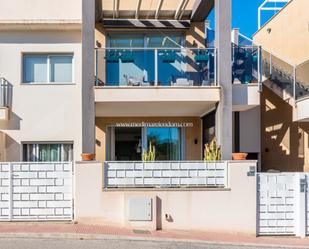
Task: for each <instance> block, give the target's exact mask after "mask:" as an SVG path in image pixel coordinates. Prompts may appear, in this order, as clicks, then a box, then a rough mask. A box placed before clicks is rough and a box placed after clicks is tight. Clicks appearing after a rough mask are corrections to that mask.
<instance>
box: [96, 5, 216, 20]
mask: <svg viewBox="0 0 309 249" xmlns="http://www.w3.org/2000/svg"><path fill="white" fill-rule="evenodd" d="M213 5H214V0H102V5H101V6H99V8H102V17H103V19H148V20H149V19H158V20H191V21H204V20H205V18H206V17H207V15H208V14H209V12H210V10H211V9H212V7H213Z"/></svg>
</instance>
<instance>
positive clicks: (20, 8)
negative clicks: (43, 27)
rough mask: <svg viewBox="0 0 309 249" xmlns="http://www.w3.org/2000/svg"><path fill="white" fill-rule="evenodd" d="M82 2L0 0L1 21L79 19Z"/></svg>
mask: <svg viewBox="0 0 309 249" xmlns="http://www.w3.org/2000/svg"><path fill="white" fill-rule="evenodd" d="M81 16H82V0H1V11H0V22H1V20H14V21H17V20H35V19H44V20H49V19H50V20H61V19H62V20H65V19H81Z"/></svg>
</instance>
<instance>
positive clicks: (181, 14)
mask: <svg viewBox="0 0 309 249" xmlns="http://www.w3.org/2000/svg"><path fill="white" fill-rule="evenodd" d="M188 3H189V0H186V2H185V4H184V6H183V7H182V11H181V13H180V15H179V17H178V19H181V18H182V16H183V14H184V13H185V10H186V8H187V5H188Z"/></svg>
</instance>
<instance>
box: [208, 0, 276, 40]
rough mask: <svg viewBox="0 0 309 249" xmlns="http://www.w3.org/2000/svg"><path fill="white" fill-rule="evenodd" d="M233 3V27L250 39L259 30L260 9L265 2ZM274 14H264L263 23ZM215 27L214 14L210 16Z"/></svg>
mask: <svg viewBox="0 0 309 249" xmlns="http://www.w3.org/2000/svg"><path fill="white" fill-rule="evenodd" d="M231 1H232V27H233V28H239V29H240V32H241V33H242V34H244V35H246V36H248V37H249V38H251V37H252V35H253V34H254V32H255V31H257V28H258V7H259V6H260V5H261V4H262V3H263V2H264V0H231ZM273 14H274V12H273V11H267V12H264V14H263V16H262V17H263V18H262V21H264V22H265V20H267V19H268V18H269V17H271V16H272V15H273ZM209 19H210V20H211V26H212V27H213V24H214V21H213V13H211V15H210V16H209Z"/></svg>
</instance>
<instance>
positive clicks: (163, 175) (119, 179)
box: [104, 161, 228, 188]
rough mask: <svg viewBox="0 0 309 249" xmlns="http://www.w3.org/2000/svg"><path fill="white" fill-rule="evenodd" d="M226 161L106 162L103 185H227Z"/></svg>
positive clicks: (131, 186)
mask: <svg viewBox="0 0 309 249" xmlns="http://www.w3.org/2000/svg"><path fill="white" fill-rule="evenodd" d="M227 165H228V164H227V162H202V161H201V162H200V161H199V162H194V161H192V162H190V161H178V162H176V161H173V162H105V164H104V176H105V177H104V187H105V188H139V187H205V186H207V187H227V185H228V182H227V179H228V176H227V172H228V170H227Z"/></svg>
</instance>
